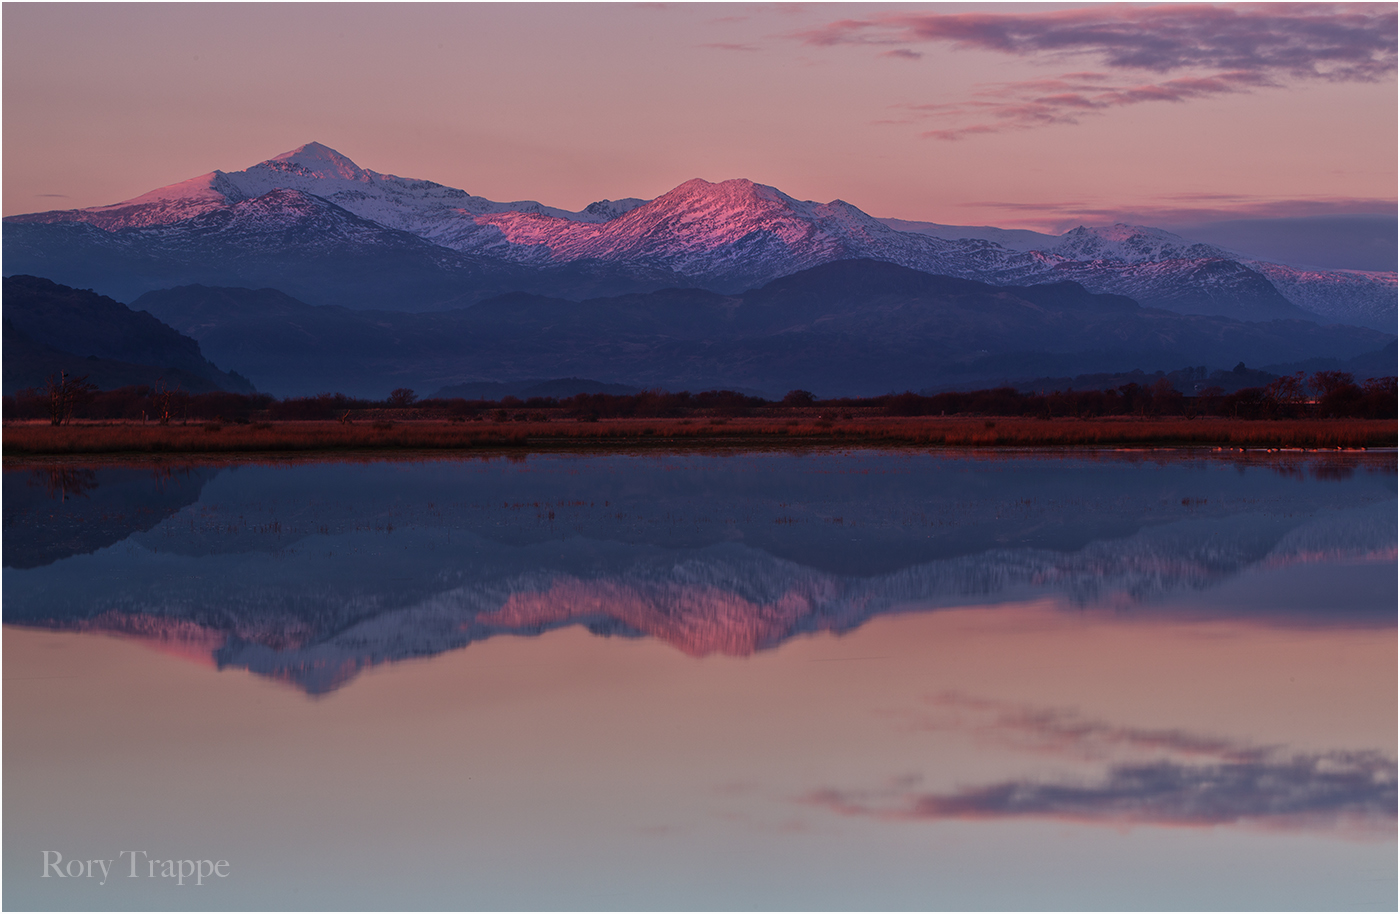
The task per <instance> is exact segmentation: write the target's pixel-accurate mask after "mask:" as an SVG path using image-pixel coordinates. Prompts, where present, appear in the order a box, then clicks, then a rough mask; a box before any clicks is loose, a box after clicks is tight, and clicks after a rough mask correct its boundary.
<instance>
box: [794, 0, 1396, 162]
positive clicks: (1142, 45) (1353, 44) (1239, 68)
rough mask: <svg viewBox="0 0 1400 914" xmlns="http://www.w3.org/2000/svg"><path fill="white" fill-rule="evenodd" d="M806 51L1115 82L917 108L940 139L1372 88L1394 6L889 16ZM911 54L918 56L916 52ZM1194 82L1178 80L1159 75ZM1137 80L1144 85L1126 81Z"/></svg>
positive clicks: (1386, 60)
mask: <svg viewBox="0 0 1400 914" xmlns="http://www.w3.org/2000/svg"><path fill="white" fill-rule="evenodd" d="M796 37H797V38H799V39H800V40H802V41H803V42H805V43H807V44H813V45H838V44H868V45H879V46H883V45H896V46H899V47H897V48H896V49H895V50H891V51H885V52H883V55H882V56H893V55H901V56H905V55H902V54H901V52H905V51H909V48H908V47H906V46H907V45H917V44H930V43H936V44H945V45H952V46H954V47H958V48H967V49H974V50H981V51H990V52H996V53H1001V54H1009V55H1013V56H1017V57H1027V58H1031V57H1034V58H1039V59H1042V60H1050V61H1055V60H1066V61H1068V60H1070V59H1081V60H1082V59H1084V58H1089V59H1092V60H1094V61H1095V62H1096V64H1097V65H1098V66H1099V67H1101V68H1103V69H1106V70H1108V71H1110V73H1067V74H1064V75H1062V76H1058V77H1054V78H1051V79H1045V80H1029V81H1024V82H1012V83H1001V84H997V85H993V86H989V87H984V88H982V89H980V90H978V91H977V92H975V93H974V94H973V96H972V97H971V98H970V99H968V100H965V101H961V102H956V103H953V104H947V105H923V106H912V110H914V111H916V112H918V113H919V115H920V116H922V117H924V118H929V119H933V120H936V121H938V122H941V123H944V124H947V126H945V127H937V128H934V129H930V130H927V131H925V132H924V133H923V134H922V135H923V136H925V137H929V138H931V139H939V140H960V139H964V138H966V137H969V136H976V135H980V134H988V133H1000V132H1003V131H1006V130H1024V129H1029V128H1034V127H1042V126H1046V125H1050V124H1075V123H1078V122H1079V120H1080V118H1082V117H1084V116H1086V115H1098V114H1103V113H1105V112H1106V111H1108V110H1109V109H1112V108H1118V107H1122V106H1125V105H1137V104H1144V103H1147V102H1177V103H1181V102H1187V101H1193V100H1197V99H1202V98H1209V97H1212V96H1220V95H1228V94H1235V93H1240V92H1248V91H1253V90H1255V89H1259V88H1265V87H1279V86H1282V85H1285V84H1286V82H1287V81H1296V80H1313V79H1321V80H1327V81H1333V82H1375V81H1377V80H1380V79H1383V78H1388V77H1390V76H1391V75H1392V74H1393V73H1394V72H1395V65H1396V8H1395V6H1393V5H1389V4H1357V5H1336V4H1290V5H1275V4H1270V5H1264V4H1257V5H1244V6H1215V5H1207V4H1191V5H1171V6H1129V5H1116V4H1115V5H1106V4H1105V5H1101V6H1093V7H1088V8H1084V9H1072V10H1052V11H1048V12H1029V13H950V14H937V13H889V14H883V15H877V16H872V17H870V18H866V19H841V20H837V21H835V22H831V23H827V24H826V25H823V26H820V27H818V28H814V29H809V30H807V31H804V32H800V33H798V34H797V35H796ZM911 53H912V52H911ZM1176 71H1193V72H1190V73H1184V74H1183V75H1180V76H1175V77H1173V78H1170V79H1160V78H1157V76H1153V75H1149V74H1157V75H1165V74H1170V73H1173V72H1176ZM1128 73H1133V74H1136V76H1135V77H1134V78H1127V74H1128Z"/></svg>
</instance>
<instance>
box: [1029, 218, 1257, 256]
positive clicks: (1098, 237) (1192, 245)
mask: <svg viewBox="0 0 1400 914" xmlns="http://www.w3.org/2000/svg"><path fill="white" fill-rule="evenodd" d="M1045 253H1047V254H1052V255H1054V256H1056V257H1060V258H1063V259H1064V260H1074V261H1093V260H1113V261H1117V262H1120V263H1160V262H1161V261H1164V260H1207V259H1213V258H1219V259H1223V260H1236V259H1239V258H1238V257H1237V256H1236V255H1234V254H1231V253H1230V252H1229V251H1226V250H1225V249H1224V248H1218V247H1216V246H1215V245H1213V244H1201V243H1200V242H1194V241H1188V240H1187V239H1185V238H1182V237H1181V236H1180V235H1176V234H1173V233H1171V232H1169V231H1167V230H1166V229H1159V228H1152V227H1150V226H1145V225H1127V224H1125V223H1122V222H1118V223H1115V224H1113V225H1099V226H1084V225H1081V226H1079V227H1078V228H1075V229H1071V230H1070V231H1068V232H1065V233H1064V234H1063V235H1061V236H1060V238H1059V240H1058V241H1057V242H1056V243H1055V244H1053V245H1051V246H1050V247H1047V248H1045Z"/></svg>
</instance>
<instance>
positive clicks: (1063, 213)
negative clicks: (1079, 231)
mask: <svg viewBox="0 0 1400 914" xmlns="http://www.w3.org/2000/svg"><path fill="white" fill-rule="evenodd" d="M960 205H962V206H967V207H973V208H976V209H992V210H1001V211H1003V212H1005V213H1007V214H1008V217H1007V219H1008V221H1007V224H1008V225H1011V224H1014V225H1021V224H1025V225H1031V226H1036V227H1042V228H1047V229H1053V230H1055V231H1063V230H1065V229H1070V228H1074V227H1075V226H1076V225H1083V224H1095V223H1113V222H1125V223H1128V224H1131V225H1164V226H1171V225H1191V224H1195V223H1200V222H1212V221H1219V220H1226V219H1289V218H1298V217H1304V216H1334V215H1356V214H1363V213H1375V214H1382V215H1393V214H1394V213H1395V208H1396V201H1395V200H1394V199H1384V198H1377V197H1340V196H1317V197H1299V198H1291V199H1279V198H1275V197H1256V196H1251V195H1248V194H1164V195H1159V196H1156V197H1153V198H1150V199H1149V200H1147V201H1145V202H1144V203H1141V204H1138V205H1136V206H1133V207H1131V208H1125V207H1109V206H1103V205H1101V204H1099V203H1096V202H1092V201H1087V200H1058V201H1047V202H1040V203H1033V202H1025V201H1008V200H979V201H974V202H968V203H963V204H960ZM998 224H1001V223H998Z"/></svg>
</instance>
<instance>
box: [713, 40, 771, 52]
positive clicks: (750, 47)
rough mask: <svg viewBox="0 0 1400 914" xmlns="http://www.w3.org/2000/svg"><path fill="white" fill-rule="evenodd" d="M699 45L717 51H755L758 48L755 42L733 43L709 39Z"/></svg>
mask: <svg viewBox="0 0 1400 914" xmlns="http://www.w3.org/2000/svg"><path fill="white" fill-rule="evenodd" d="M700 47H702V48H714V49H715V50H718V51H757V50H758V45H756V44H736V43H734V42H729V41H711V42H709V43H707V44H702V45H700Z"/></svg>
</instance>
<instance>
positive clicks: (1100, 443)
mask: <svg viewBox="0 0 1400 914" xmlns="http://www.w3.org/2000/svg"><path fill="white" fill-rule="evenodd" d="M756 444H791V445H796V444H831V445H841V446H846V447H898V446H915V447H1054V446H1081V447H1086V446H1087V447H1209V446H1214V447H1236V448H1240V447H1244V448H1284V447H1286V448H1337V447H1350V448H1355V447H1394V446H1395V445H1396V421H1395V420H1394V419H1383V420H1369V419H1290V420H1260V421H1245V420H1235V419H1222V418H1197V419H1183V418H1163V419H1134V418H1106V419H1022V418H996V419H991V418H986V419H984V418H965V417H949V418H944V417H919V418H890V417H862V418H857V419H849V420H841V419H837V420H829V419H811V418H803V419H798V420H796V421H794V420H792V419H791V418H735V419H728V420H726V421H724V422H723V423H722V424H716V423H713V422H697V421H695V420H685V419H612V420H607V419H605V420H602V421H597V422H578V421H573V420H562V421H561V420H556V421H553V422H539V421H531V422H465V423H462V422H458V423H453V422H442V421H432V420H426V421H406V422H405V421H400V422H394V423H387V422H378V423H356V424H342V423H339V422H277V423H258V424H256V425H222V426H220V425H217V424H213V423H210V424H204V423H195V424H190V425H171V426H159V425H140V424H129V423H120V422H106V423H81V424H76V425H67V426H61V427H54V426H51V425H48V424H39V423H19V422H13V423H6V425H5V426H4V435H3V448H4V453H5V454H6V455H7V456H14V457H22V456H37V455H62V454H231V453H262V454H279V453H296V452H317V451H342V452H348V451H386V450H388V451H395V450H417V451H440V450H477V449H492V450H497V449H503V448H504V449H511V450H522V451H549V450H599V449H611V448H619V447H625V448H632V449H635V448H639V447H640V448H649V447H665V448H688V447H713V446H725V445H734V446H740V445H743V446H751V445H756Z"/></svg>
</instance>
